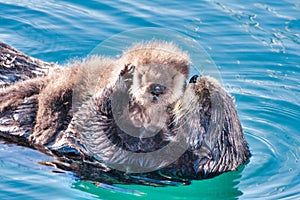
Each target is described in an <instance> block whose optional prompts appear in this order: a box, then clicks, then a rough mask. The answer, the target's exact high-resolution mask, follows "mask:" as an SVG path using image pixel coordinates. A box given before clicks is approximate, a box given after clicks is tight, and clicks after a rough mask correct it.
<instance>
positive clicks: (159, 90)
mask: <svg viewBox="0 0 300 200" xmlns="http://www.w3.org/2000/svg"><path fill="white" fill-rule="evenodd" d="M165 91H166V87H165V86H163V85H160V84H151V85H150V87H149V93H151V94H152V95H155V96H159V95H161V94H164V93H165Z"/></svg>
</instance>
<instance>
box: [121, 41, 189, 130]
mask: <svg viewBox="0 0 300 200" xmlns="http://www.w3.org/2000/svg"><path fill="white" fill-rule="evenodd" d="M120 60H121V62H122V63H124V64H126V63H127V64H128V63H131V65H133V66H134V68H133V71H132V72H133V73H132V82H131V85H130V86H129V93H130V96H131V103H130V106H129V116H130V118H131V120H132V122H133V124H134V125H135V126H137V127H145V128H146V129H147V127H152V126H159V127H161V126H165V124H166V120H167V118H168V114H167V108H168V106H169V105H172V104H173V103H175V102H176V101H177V100H178V99H179V98H180V97H181V96H182V94H183V92H184V89H185V84H186V83H185V80H186V78H187V76H188V66H189V62H190V61H189V56H188V54H187V53H186V52H184V51H182V50H181V49H179V48H178V47H177V46H176V45H174V44H173V43H171V42H161V41H150V42H146V43H138V44H136V45H134V46H133V47H132V48H131V49H129V50H128V51H126V52H124V54H123V55H122V57H121V59H120ZM160 124H161V125H160Z"/></svg>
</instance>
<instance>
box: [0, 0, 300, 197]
mask: <svg viewBox="0 0 300 200" xmlns="http://www.w3.org/2000/svg"><path fill="white" fill-rule="evenodd" d="M0 9H1V16H0V40H3V41H4V42H6V43H8V44H10V45H12V46H14V47H16V48H17V49H19V50H20V51H22V52H24V53H26V54H29V55H31V56H33V57H37V58H40V59H42V60H45V61H52V62H58V63H60V64H63V63H66V62H67V61H68V60H70V59H71V58H74V57H79V58H81V57H85V56H86V55H88V54H89V53H90V52H91V51H92V50H93V49H94V48H95V47H96V46H97V45H98V44H99V43H101V42H102V41H104V40H105V39H107V38H109V37H111V36H113V35H114V34H117V33H120V32H122V31H128V30H132V29H134V28H141V27H162V28H169V29H173V30H176V31H179V32H181V33H184V34H186V35H187V36H189V37H192V38H193V39H195V40H196V41H197V42H198V43H199V44H200V45H202V46H203V48H204V49H205V50H206V51H207V52H208V54H209V55H210V56H211V58H212V60H213V61H214V62H215V64H216V66H217V68H218V69H219V71H220V74H221V76H222V81H223V85H224V87H225V88H226V89H227V90H228V91H229V92H230V93H231V94H232V95H233V96H234V97H235V99H236V105H237V109H238V113H239V116H240V119H241V122H242V125H243V128H244V132H245V135H246V138H247V141H248V142H249V145H250V149H251V152H252V157H251V159H250V162H249V163H248V164H247V165H246V166H244V167H242V168H240V169H239V170H238V171H236V172H230V173H225V174H223V175H221V176H218V177H216V178H212V179H209V180H201V181H193V182H192V184H191V185H188V186H168V187H149V186H148V187H147V186H138V185H131V186H124V185H120V187H123V188H131V189H134V190H137V191H139V192H135V193H128V192H127V193H126V192H124V191H123V192H122V191H118V190H116V189H112V190H108V189H103V188H98V187H96V186H94V185H93V184H91V183H88V182H84V181H80V180H78V179H77V178H76V177H75V176H74V174H72V173H71V172H65V173H59V172H63V171H62V170H58V169H56V168H54V167H50V166H44V165H40V164H39V161H51V160H52V158H51V157H48V156H46V155H43V154H41V153H39V152H37V151H34V150H31V149H28V148H24V147H19V146H16V145H13V144H4V143H1V142H0V172H1V173H0V199H300V164H299V159H300V133H299V130H298V126H299V124H300V119H299V116H300V89H299V86H300V3H299V2H298V1H297V0H282V1H266V0H253V1H243V2H241V1H236V0H226V1H225V0H216V1H211V0H204V1H197V2H196V1H195V2H191V3H188V2H187V1H170V2H168V3H167V2H165V3H163V2H162V1H157V0H154V1H151V2H150V1H145V0H143V1H120V0H116V1H103V0H102V1H100V0H98V1H96V0H95V1H79V0H78V1H71V0H70V1H54V0H35V1H30V0H22V1H16V0H6V1H3V0H0Z"/></svg>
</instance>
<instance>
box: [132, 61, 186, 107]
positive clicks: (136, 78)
mask: <svg viewBox="0 0 300 200" xmlns="http://www.w3.org/2000/svg"><path fill="white" fill-rule="evenodd" d="M184 87H185V76H184V75H183V74H182V73H180V72H178V71H176V70H175V69H174V68H171V67H168V66H164V65H159V64H147V65H143V66H137V67H136V68H135V69H134V73H133V83H132V87H131V88H130V90H131V91H130V92H131V94H132V97H133V100H134V101H137V102H138V103H139V104H140V105H142V106H144V107H152V106H158V107H161V106H167V105H170V104H172V103H174V102H175V101H177V100H178V99H179V98H180V97H181V95H182V94H183V91H184Z"/></svg>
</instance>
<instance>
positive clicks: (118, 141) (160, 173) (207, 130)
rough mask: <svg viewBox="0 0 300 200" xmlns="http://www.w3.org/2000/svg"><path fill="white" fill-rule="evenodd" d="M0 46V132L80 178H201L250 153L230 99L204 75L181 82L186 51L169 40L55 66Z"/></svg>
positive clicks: (234, 164) (231, 165)
mask: <svg viewBox="0 0 300 200" xmlns="http://www.w3.org/2000/svg"><path fill="white" fill-rule="evenodd" d="M7 49H8V50H9V52H10V53H11V54H12V55H10V54H9V53H8V54H7ZM4 50H5V51H4ZM1 51H2V52H1V59H2V61H1V66H0V72H1V76H0V84H1V85H2V88H1V89H0V102H1V104H0V136H1V137H2V138H3V139H4V140H10V141H14V142H17V143H21V144H23V145H27V146H30V147H33V148H37V149H39V150H41V151H47V152H48V153H51V154H53V155H55V156H57V157H58V158H64V161H66V160H67V162H69V163H71V164H70V165H69V167H68V168H69V169H70V170H73V171H76V172H77V173H78V175H79V176H80V177H82V178H85V179H92V180H100V181H107V182H110V183H118V182H126V183H130V182H139V181H140V182H139V183H142V184H145V182H147V181H149V180H154V179H159V180H192V179H203V178H209V177H213V176H216V175H218V174H221V173H223V172H226V171H231V170H236V169H237V167H238V166H240V165H241V164H244V163H245V162H246V161H247V160H248V158H249V157H250V152H249V148H248V144H247V142H246V140H245V137H244V134H243V131H242V127H241V124H240V121H239V118H238V115H237V112H236V109H235V107H234V103H233V99H232V97H231V96H230V95H229V94H228V93H227V92H226V91H225V90H224V89H223V88H222V87H221V85H220V84H219V83H218V82H217V81H216V80H215V79H213V78H211V77H203V76H199V75H195V76H193V77H192V78H190V80H189V81H188V82H186V80H187V78H188V72H189V68H190V64H191V63H190V60H189V55H188V53H186V52H184V51H183V50H181V49H180V48H179V47H178V46H176V45H175V44H173V43H172V42H165V41H156V40H151V41H148V42H140V43H137V44H135V45H133V46H132V47H131V48H129V49H128V50H126V51H124V52H123V54H122V56H121V57H120V58H116V59H113V58H107V57H101V56H90V57H88V58H86V59H84V60H81V61H74V62H71V63H70V64H68V65H67V66H64V67H59V66H57V65H54V66H52V67H50V65H49V64H48V63H45V62H42V61H38V60H35V59H33V58H30V57H26V56H25V55H24V54H22V53H20V52H18V51H16V50H15V49H13V48H12V47H9V46H8V45H5V44H1ZM4 52H5V53H4ZM16 54H17V56H16V57H15V58H12V56H13V55H16ZM8 55H10V56H8ZM20 56H23V57H26V59H27V60H30V61H31V64H30V65H29V66H30V67H32V69H30V70H28V69H25V68H23V67H22V66H21V64H20V63H21V62H20V60H17V59H16V58H17V57H20ZM32 63H33V65H32ZM41 66H44V67H41ZM30 67H29V68H30ZM25 72H26V73H25ZM74 160H75V161H74ZM104 174H106V175H104ZM107 174H110V175H109V178H107V177H108V175H107ZM136 175H138V176H139V177H144V179H139V180H138V181H137V180H133V181H132V179H136V177H137V176H136ZM99 176H102V177H101V178H99ZM105 177H106V179H105ZM124 177H126V180H122V178H123V179H124ZM146 178H147V179H146ZM108 180H109V181H108ZM145 180H147V181H145ZM150 182H151V181H150Z"/></svg>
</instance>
